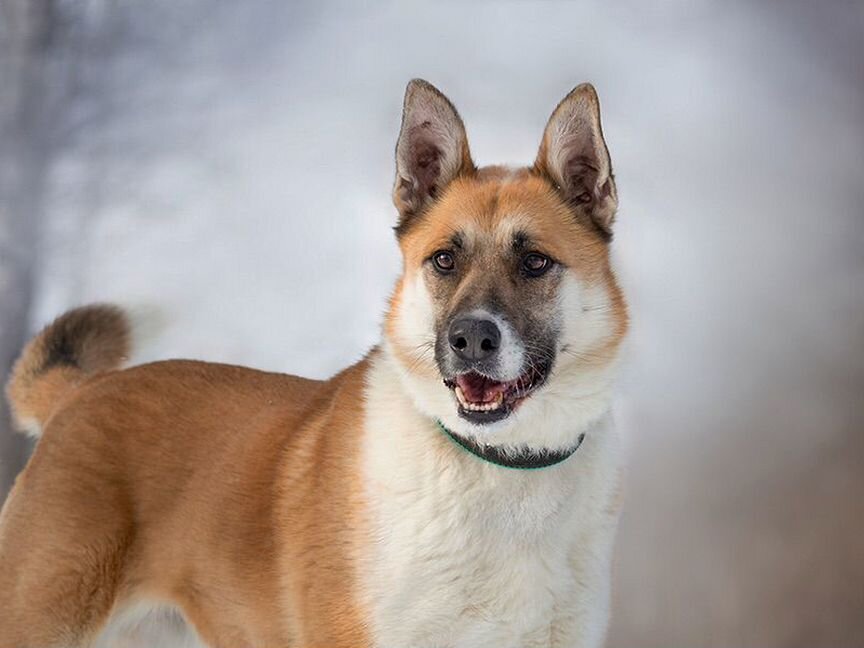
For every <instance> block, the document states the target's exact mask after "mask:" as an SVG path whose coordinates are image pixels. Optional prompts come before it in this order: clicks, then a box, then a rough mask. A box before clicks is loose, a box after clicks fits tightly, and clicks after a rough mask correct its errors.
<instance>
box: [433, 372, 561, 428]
mask: <svg viewBox="0 0 864 648" xmlns="http://www.w3.org/2000/svg"><path fill="white" fill-rule="evenodd" d="M548 374H549V366H548V364H543V365H537V366H532V367H531V368H530V369H528V370H527V371H526V372H525V373H523V374H522V375H521V376H519V377H518V378H516V379H515V380H509V381H506V382H501V381H498V380H495V379H493V378H489V377H488V376H484V375H482V374H479V373H477V372H475V371H469V372H467V373H463V374H459V375H458V376H455V377H453V378H445V379H444V384H445V385H446V386H447V387H448V388H450V390H451V391H453V393H454V394H455V396H456V402H457V404H458V406H459V415H460V416H461V417H462V418H464V419H467V420H469V421H471V422H472V423H493V422H495V421H500V420H502V419H505V418H507V417H508V416H509V415H510V414H511V413H512V412H514V411H515V410H516V409H517V408H518V407H519V406H520V405H521V404H522V402H523V401H524V400H525V399H526V398H528V397H529V396H530V395H531V394H533V393H534V392H535V391H537V389H538V388H539V387H540V386H541V385H542V384H543V383H544V382H546V378H547V376H548Z"/></svg>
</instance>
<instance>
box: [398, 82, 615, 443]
mask: <svg viewBox="0 0 864 648" xmlns="http://www.w3.org/2000/svg"><path fill="white" fill-rule="evenodd" d="M396 168H397V171H396V185H395V188H394V202H395V204H396V207H397V208H398V210H399V214H400V219H399V223H398V226H397V228H396V232H397V236H398V239H399V245H400V247H401V249H402V254H403V259H404V271H403V276H402V278H401V280H400V282H399V284H398V286H397V288H396V291H395V292H394V295H393V299H392V303H391V308H390V312H389V315H388V318H387V324H386V340H387V344H388V346H389V348H390V349H391V350H392V354H393V356H394V357H395V358H396V360H397V362H398V363H399V365H400V367H401V369H402V375H403V377H404V378H405V382H406V384H407V386H408V388H409V391H410V392H411V394H412V396H413V398H414V400H415V401H416V402H417V404H418V406H419V407H420V408H421V409H422V410H424V411H425V412H427V413H428V414H429V415H430V416H433V417H436V418H438V419H439V420H441V421H442V422H443V423H444V424H445V425H447V426H448V427H449V428H450V429H453V430H455V431H457V432H460V433H462V434H469V435H473V436H475V437H478V436H480V437H483V436H486V437H487V438H489V437H488V435H491V434H494V435H495V438H502V439H506V440H507V441H512V442H518V443H529V444H531V443H534V442H538V441H540V440H543V441H548V442H555V441H560V439H544V438H543V433H542V432H541V431H540V430H539V429H538V430H537V434H536V436H534V435H533V433H531V432H530V431H529V430H527V428H531V427H533V426H534V421H533V420H532V419H533V418H534V417H536V423H537V424H538V425H543V422H544V421H545V423H548V424H554V423H555V422H554V421H552V420H549V417H554V416H558V415H560V416H564V417H567V416H578V403H579V399H580V398H586V399H587V398H589V396H590V395H591V394H594V393H597V392H599V391H600V390H601V389H602V388H604V387H606V386H608V385H606V384H605V382H604V381H607V379H608V375H607V374H608V373H609V370H610V368H611V365H612V364H613V363H614V361H615V357H616V355H617V353H616V352H617V349H618V346H619V344H620V342H621V340H622V338H623V336H624V333H625V331H626V328H627V313H626V307H625V304H624V300H623V298H622V296H621V293H620V290H619V288H618V286H617V284H616V282H615V278H614V275H613V273H612V270H611V267H610V262H609V240H610V238H611V234H612V224H613V220H614V218H615V211H616V207H617V192H616V189H615V180H614V178H613V175H612V167H611V162H610V159H609V153H608V151H607V148H606V144H605V142H604V140H603V135H602V132H601V127H600V112H599V102H598V99H597V95H596V93H595V91H594V89H593V88H592V87H591V86H590V85H587V84H586V85H581V86H579V87H577V88H575V89H574V90H573V91H572V92H571V93H570V94H569V95H567V97H565V98H564V100H563V101H562V102H561V103H560V104H559V105H558V107H557V108H556V109H555V111H554V112H553V113H552V116H551V118H550V119H549V123H548V125H547V126H546V130H545V132H544V134H543V138H542V141H541V144H540V150H539V153H538V155H537V159H536V161H535V162H534V165H533V166H532V167H529V168H521V169H509V168H504V167H486V168H481V169H478V168H477V167H475V165H474V163H473V161H472V159H471V154H470V151H469V148H468V140H467V137H466V134H465V128H464V126H463V124H462V120H461V118H460V117H459V114H458V113H457V112H456V109H455V108H454V107H453V105H452V104H451V103H450V101H449V100H448V99H447V98H446V97H445V96H444V95H443V94H441V93H440V92H439V91H438V90H437V89H435V88H434V87H433V86H431V85H430V84H428V83H426V82H425V81H420V80H415V81H412V82H411V83H410V84H409V85H408V89H407V91H406V94H405V106H404V112H403V117H402V129H401V133H400V135H399V141H398V144H397V146H396ZM568 402H569V403H571V405H569V406H565V405H562V404H563V403H568ZM574 408H576V409H574ZM520 420H521V421H523V422H529V425H527V426H525V425H519V426H515V425H513V424H514V423H515V422H517V421H520ZM515 428H520V432H519V433H518V436H515V437H514V436H512V435H511V436H509V437H508V436H507V434H508V430H510V431H512V430H513V429H515Z"/></svg>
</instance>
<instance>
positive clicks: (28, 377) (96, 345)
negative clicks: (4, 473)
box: [7, 304, 130, 431]
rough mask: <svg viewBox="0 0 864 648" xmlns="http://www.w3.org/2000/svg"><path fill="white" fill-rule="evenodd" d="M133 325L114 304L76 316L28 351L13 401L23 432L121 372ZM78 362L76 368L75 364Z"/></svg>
mask: <svg viewBox="0 0 864 648" xmlns="http://www.w3.org/2000/svg"><path fill="white" fill-rule="evenodd" d="M129 344H130V340H129V323H128V322H127V320H126V316H125V315H124V314H123V312H122V311H121V310H120V309H118V308H116V307H115V306H111V305H108V304H94V305H91V306H85V307H82V308H76V309H74V310H71V311H69V312H67V313H65V314H64V315H62V316H61V317H58V318H57V319H56V320H54V322H52V323H51V324H50V325H48V326H46V327H45V328H44V329H43V330H42V332H41V333H39V335H37V336H36V337H35V338H33V339H32V340H31V341H30V343H29V344H28V345H27V346H26V347H25V348H24V351H23V353H22V354H21V357H20V358H19V360H18V362H16V363H15V366H14V367H13V369H12V376H11V378H10V380H9V384H8V386H7V395H8V397H9V402H10V403H11V405H12V414H13V417H14V420H15V422H16V424H17V425H18V427H19V428H21V429H22V430H23V431H26V430H28V429H29V428H32V426H33V424H34V423H43V422H45V421H46V420H47V419H48V417H49V415H50V414H51V411H52V410H53V409H54V408H55V406H56V405H57V402H58V400H60V399H61V398H62V397H63V396H64V395H65V393H66V392H68V391H69V390H71V389H73V388H74V387H75V386H76V385H77V384H79V383H80V382H82V381H83V380H84V379H86V378H87V377H88V376H90V375H93V374H97V373H100V372H103V371H109V370H111V369H116V368H117V367H118V366H120V364H122V363H123V362H124V361H125V360H126V356H127V355H128V353H129ZM72 356H74V359H75V363H76V364H70V362H72Z"/></svg>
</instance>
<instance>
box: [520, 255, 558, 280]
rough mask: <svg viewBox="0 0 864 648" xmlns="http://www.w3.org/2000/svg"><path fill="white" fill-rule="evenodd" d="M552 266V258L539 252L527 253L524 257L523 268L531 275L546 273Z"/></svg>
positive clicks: (536, 275) (537, 275)
mask: <svg viewBox="0 0 864 648" xmlns="http://www.w3.org/2000/svg"><path fill="white" fill-rule="evenodd" d="M551 267H552V259H550V258H549V257H547V256H544V255H542V254H538V253H537V252H532V253H531V254H526V255H525V256H524V257H523V259H522V270H523V271H524V272H525V274H527V275H528V276H529V277H539V276H540V275H543V274H546V273H547V272H548V271H549V269H550V268H551Z"/></svg>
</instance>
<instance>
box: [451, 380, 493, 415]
mask: <svg viewBox="0 0 864 648" xmlns="http://www.w3.org/2000/svg"><path fill="white" fill-rule="evenodd" d="M454 391H455V392H456V399H457V400H458V401H459V404H460V405H461V406H462V407H463V408H464V409H466V410H468V411H470V412H491V411H492V410H496V409H498V408H499V407H501V405H502V404H503V403H504V394H503V393H500V392H499V393H498V394H496V395H495V400H493V401H490V402H488V403H472V402H471V401H469V400H468V398H467V397H466V396H465V392H463V391H462V388H461V387H459V385H456V389H455V390H454Z"/></svg>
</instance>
